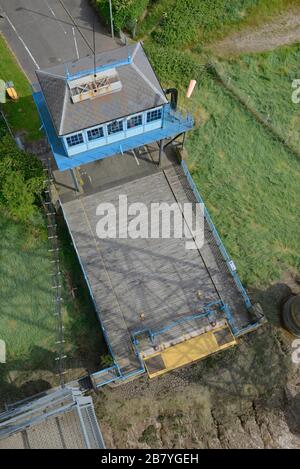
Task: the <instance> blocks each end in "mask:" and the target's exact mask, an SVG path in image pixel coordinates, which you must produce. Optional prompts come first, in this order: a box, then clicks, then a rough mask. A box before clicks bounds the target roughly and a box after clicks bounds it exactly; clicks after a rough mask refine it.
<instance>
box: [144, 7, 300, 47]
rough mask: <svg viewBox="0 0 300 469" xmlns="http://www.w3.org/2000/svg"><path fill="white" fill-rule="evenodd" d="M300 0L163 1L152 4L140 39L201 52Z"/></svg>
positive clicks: (260, 22)
mask: <svg viewBox="0 0 300 469" xmlns="http://www.w3.org/2000/svg"><path fill="white" fill-rule="evenodd" d="M297 6H299V0H231V1H230V2H226V1H224V0H160V1H156V2H153V3H151V4H150V6H149V8H148V10H147V15H146V16H145V18H144V20H143V21H142V22H141V24H139V26H138V34H139V36H140V37H145V38H147V37H148V38H149V36H151V38H152V39H154V40H155V42H157V43H159V44H164V45H172V46H175V45H178V46H188V45H191V46H192V47H193V48H195V47H196V48H197V49H198V50H199V46H200V48H201V47H202V46H206V45H207V44H208V43H210V42H213V41H215V40H216V39H220V38H221V37H223V36H224V35H226V34H228V33H229V32H230V31H231V30H232V29H234V30H235V31H236V30H237V29H239V28H243V27H245V26H254V25H259V24H262V23H264V22H265V21H267V20H268V19H269V18H271V17H273V16H274V15H276V14H280V13H282V12H284V11H285V10H286V9H287V8H291V7H297Z"/></svg>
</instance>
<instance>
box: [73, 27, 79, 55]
mask: <svg viewBox="0 0 300 469" xmlns="http://www.w3.org/2000/svg"><path fill="white" fill-rule="evenodd" d="M72 30H73V37H74V43H75V50H76V55H77V59H79V52H78V46H77V39H76V34H75V28H74V26H73V28H72Z"/></svg>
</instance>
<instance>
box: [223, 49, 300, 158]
mask: <svg viewBox="0 0 300 469" xmlns="http://www.w3.org/2000/svg"><path fill="white" fill-rule="evenodd" d="M299 55H300V44H296V45H294V46H290V47H282V48H279V49H277V50H274V51H272V52H265V53H263V54H246V55H242V56H240V57H237V58H232V59H228V60H220V61H219V63H218V69H219V70H220V71H221V74H222V76H224V77H226V79H227V78H228V77H230V79H231V85H233V86H234V87H235V88H236V90H237V92H238V94H239V95H240V96H242V97H243V99H244V100H246V101H247V102H248V103H249V105H250V106H251V107H252V108H254V109H256V110H257V111H259V112H260V113H261V114H262V115H263V116H264V118H266V119H267V120H268V122H269V123H270V124H271V125H272V126H273V127H274V128H275V129H276V131H277V132H278V134H279V135H280V136H281V137H283V138H284V139H286V140H287V141H288V143H289V144H291V145H292V146H293V147H295V148H296V149H297V150H298V151H300V140H299V129H300V104H294V103H293V102H292V92H293V89H292V82H293V80H295V79H297V78H299Z"/></svg>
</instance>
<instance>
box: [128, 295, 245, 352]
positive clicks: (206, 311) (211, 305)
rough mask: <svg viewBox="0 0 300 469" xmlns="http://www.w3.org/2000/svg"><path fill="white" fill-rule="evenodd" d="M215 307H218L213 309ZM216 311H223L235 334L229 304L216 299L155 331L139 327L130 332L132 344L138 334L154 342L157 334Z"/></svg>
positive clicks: (235, 329) (213, 313)
mask: <svg viewBox="0 0 300 469" xmlns="http://www.w3.org/2000/svg"><path fill="white" fill-rule="evenodd" d="M216 307H217V308H218V309H215V308H216ZM218 312H219V313H224V315H225V318H226V319H227V322H228V324H229V325H230V327H231V329H232V332H233V334H236V333H237V332H238V328H237V327H236V325H235V323H234V319H233V316H232V313H231V311H230V308H229V306H228V305H227V304H224V303H223V301H221V300H218V301H214V302H211V303H209V304H207V305H206V306H204V307H203V310H202V311H201V312H199V313H195V314H191V315H189V316H185V317H182V318H180V319H178V320H176V321H173V322H172V323H171V324H169V325H168V326H166V327H164V328H163V329H160V330H157V331H152V330H151V329H148V328H146V329H140V330H137V331H134V332H132V334H131V335H132V341H133V344H134V345H138V343H139V341H138V339H137V336H139V335H141V334H148V335H149V338H150V340H151V342H152V343H154V338H155V337H156V336H158V335H161V334H164V333H165V332H168V331H170V330H172V329H174V328H175V327H177V326H179V325H181V324H184V323H185V322H188V321H190V320H195V319H203V318H205V317H209V316H213V315H215V316H216V315H217V313H218Z"/></svg>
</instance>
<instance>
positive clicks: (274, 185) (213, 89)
mask: <svg viewBox="0 0 300 469" xmlns="http://www.w3.org/2000/svg"><path fill="white" fill-rule="evenodd" d="M193 100H194V106H195V107H197V111H198V113H200V115H201V116H202V125H200V127H199V128H198V129H196V130H195V131H194V132H191V133H190V135H189V138H188V140H187V150H188V154H189V166H190V169H191V172H192V175H193V177H194V179H195V181H196V184H197V186H198V188H199V190H200V192H201V194H202V196H203V197H204V200H205V202H206V204H207V206H208V208H209V210H210V211H211V214H212V216H213V219H214V221H215V224H216V226H217V228H219V230H220V232H221V235H222V238H223V240H224V242H225V245H226V247H227V248H228V250H229V252H230V254H231V255H232V256H233V258H234V259H235V260H236V261H237V265H238V269H239V273H240V275H241V277H242V280H243V281H244V282H245V283H246V285H247V286H250V285H251V286H254V285H255V286H258V285H260V286H262V285H265V284H267V283H269V282H270V281H271V280H274V279H277V278H279V277H280V275H281V273H282V272H283V271H285V270H298V271H300V251H299V245H300V231H299V229H298V223H297V213H298V210H299V200H300V160H299V158H297V157H296V156H294V155H293V154H291V153H290V152H288V151H287V150H286V149H285V148H284V146H283V145H280V144H278V143H277V142H275V141H274V140H273V139H272V137H271V136H270V135H269V134H268V133H267V132H266V131H265V130H264V129H263V128H262V127H261V125H260V124H258V123H257V122H256V121H255V120H254V118H253V117H252V116H251V115H250V114H248V113H247V112H245V110H244V108H242V107H241V106H240V105H239V104H238V103H237V101H236V100H235V99H233V98H232V97H231V96H230V95H228V94H226V93H225V92H224V90H223V89H222V88H221V87H220V85H218V84H216V83H215V82H214V81H213V79H211V78H210V77H203V80H202V82H201V84H200V86H199V88H198V90H197V92H196V94H195V96H194V99H193Z"/></svg>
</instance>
